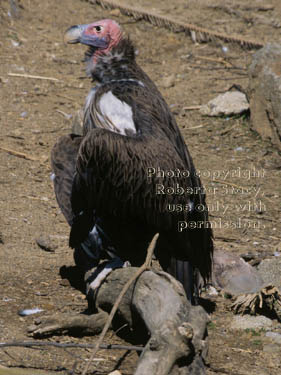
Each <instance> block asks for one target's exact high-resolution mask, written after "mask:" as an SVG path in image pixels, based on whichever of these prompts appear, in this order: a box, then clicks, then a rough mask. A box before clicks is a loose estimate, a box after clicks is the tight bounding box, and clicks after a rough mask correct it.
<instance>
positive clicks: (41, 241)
mask: <svg viewBox="0 0 281 375" xmlns="http://www.w3.org/2000/svg"><path fill="white" fill-rule="evenodd" d="M35 241H36V243H37V245H38V246H39V247H40V248H41V249H43V250H45V251H50V252H54V251H55V250H56V249H57V247H58V246H57V245H56V244H55V243H54V242H53V241H52V240H51V238H50V237H49V236H46V235H44V234H41V235H40V236H39V237H37V238H36V239H35Z"/></svg>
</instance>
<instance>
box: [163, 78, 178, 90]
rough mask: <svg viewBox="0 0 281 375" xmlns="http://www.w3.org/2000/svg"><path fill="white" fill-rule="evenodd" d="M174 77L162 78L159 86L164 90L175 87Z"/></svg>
mask: <svg viewBox="0 0 281 375" xmlns="http://www.w3.org/2000/svg"><path fill="white" fill-rule="evenodd" d="M175 80H176V78H175V76H174V74H172V75H170V76H168V77H164V78H163V80H162V82H161V86H162V87H164V88H165V89H169V88H170V87H173V86H175Z"/></svg>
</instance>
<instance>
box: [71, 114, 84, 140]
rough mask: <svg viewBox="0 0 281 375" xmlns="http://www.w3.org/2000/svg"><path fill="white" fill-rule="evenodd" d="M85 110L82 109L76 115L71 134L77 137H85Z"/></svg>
mask: <svg viewBox="0 0 281 375" xmlns="http://www.w3.org/2000/svg"><path fill="white" fill-rule="evenodd" d="M83 118H84V110H83V109H80V110H79V111H77V112H76V113H75V115H74V118H73V122H72V127H71V132H72V134H75V135H83Z"/></svg>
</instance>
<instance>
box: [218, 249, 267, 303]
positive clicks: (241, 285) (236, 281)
mask: <svg viewBox="0 0 281 375" xmlns="http://www.w3.org/2000/svg"><path fill="white" fill-rule="evenodd" d="M212 283H213V285H214V286H215V287H216V288H220V289H222V290H223V291H224V292H226V293H228V294H230V295H232V296H238V295H240V294H247V293H257V292H258V291H259V290H260V289H261V288H262V287H263V286H264V281H263V279H262V277H261V275H260V274H259V273H258V272H257V271H256V269H255V268H254V267H252V266H251V265H250V264H248V263H246V262H245V261H244V260H243V259H242V258H240V257H239V256H237V255H235V254H231V253H226V252H223V251H221V250H215V252H214V257H213V275H212Z"/></svg>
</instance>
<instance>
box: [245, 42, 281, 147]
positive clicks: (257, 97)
mask: <svg viewBox="0 0 281 375" xmlns="http://www.w3.org/2000/svg"><path fill="white" fill-rule="evenodd" d="M280 60H281V44H277V43H272V44H266V45H265V47H264V48H262V49H260V50H259V51H258V52H256V53H255V54H254V55H253V60H252V63H251V65H250V67H249V87H248V96H249V101H250V111H251V127H252V129H253V130H255V131H257V132H258V133H259V134H260V136H261V138H262V139H265V140H266V139H268V140H270V141H271V142H272V143H273V144H274V145H275V146H276V147H277V148H278V149H280V150H281V64H280Z"/></svg>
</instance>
